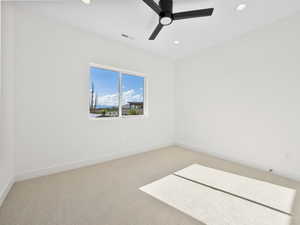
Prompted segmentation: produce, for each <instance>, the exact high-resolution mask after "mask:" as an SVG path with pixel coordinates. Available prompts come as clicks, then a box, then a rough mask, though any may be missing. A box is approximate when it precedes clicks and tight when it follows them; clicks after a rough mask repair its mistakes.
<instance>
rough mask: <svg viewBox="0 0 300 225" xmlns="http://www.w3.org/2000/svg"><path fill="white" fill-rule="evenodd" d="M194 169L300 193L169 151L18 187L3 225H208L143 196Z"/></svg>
mask: <svg viewBox="0 0 300 225" xmlns="http://www.w3.org/2000/svg"><path fill="white" fill-rule="evenodd" d="M193 163H200V164H202V165H204V166H209V167H213V168H216V169H222V170H225V171H228V172H234V173H237V174H239V175H243V176H248V177H252V178H256V179H260V180H264V181H268V182H271V183H274V184H278V185H283V186H287V187H290V188H294V189H296V190H297V192H298V193H300V182H295V181H292V180H289V179H286V178H282V177H279V176H276V175H273V174H270V173H267V172H262V171H258V170H256V169H252V168H249V167H245V166H242V165H239V164H235V163H232V162H228V161H224V160H220V159H217V158H214V157H211V156H208V155H206V154H202V153H197V152H192V151H188V150H184V149H182V148H178V147H169V148H164V149H159V150H156V151H151V152H147V153H143V154H139V155H135V156H130V157H127V158H123V159H119V160H114V161H110V162H106V163H102V164H98V165H96V166H91V167H86V168H81V169H77V170H72V171H69V172H64V173H60V174H56V175H51V176H45V177H41V178H36V179H32V180H28V181H23V182H19V183H16V184H15V185H14V186H13V188H12V190H11V192H10V193H9V194H8V197H7V199H6V200H5V201H4V204H3V206H2V207H1V208H0V225H204V224H203V223H201V222H199V221H196V220H195V219H193V218H191V217H189V216H187V215H185V214H183V213H181V212H179V211H178V210H176V209H174V208H172V207H170V206H167V205H165V204H164V203H162V202H161V201H158V200H156V199H154V198H152V197H151V196H149V195H147V194H145V193H144V192H142V191H140V190H139V187H141V186H143V185H145V184H148V183H150V182H152V181H155V180H157V179H159V178H162V177H163V176H166V175H168V174H170V173H173V172H175V171H177V170H179V169H182V168H184V167H186V166H189V165H191V164H193ZM293 214H294V217H293V222H292V225H299V224H300V199H299V197H298V196H297V197H296V201H295V205H294V210H293ZM270 225H271V224H270Z"/></svg>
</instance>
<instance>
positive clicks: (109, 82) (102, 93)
mask: <svg viewBox="0 0 300 225" xmlns="http://www.w3.org/2000/svg"><path fill="white" fill-rule="evenodd" d="M90 78H91V80H90V88H91V87H92V83H94V89H95V92H96V93H97V96H98V105H108V106H117V105H118V85H119V84H118V80H119V73H118V72H114V71H109V70H104V69H100V68H96V67H91V68H90ZM122 91H123V96H122V104H127V102H128V101H136V102H140V101H143V99H144V78H143V77H139V76H133V75H126V74H123V75H122Z"/></svg>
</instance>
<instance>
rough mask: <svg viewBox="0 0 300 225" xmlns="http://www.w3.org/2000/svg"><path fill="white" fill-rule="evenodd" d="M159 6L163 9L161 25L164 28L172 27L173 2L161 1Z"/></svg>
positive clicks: (171, 0)
mask: <svg viewBox="0 0 300 225" xmlns="http://www.w3.org/2000/svg"><path fill="white" fill-rule="evenodd" d="M159 6H160V8H161V13H160V15H159V22H160V24H161V25H163V26H167V25H170V24H171V23H172V22H173V15H172V14H173V0H160V1H159Z"/></svg>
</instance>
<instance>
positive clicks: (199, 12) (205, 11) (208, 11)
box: [173, 8, 214, 20]
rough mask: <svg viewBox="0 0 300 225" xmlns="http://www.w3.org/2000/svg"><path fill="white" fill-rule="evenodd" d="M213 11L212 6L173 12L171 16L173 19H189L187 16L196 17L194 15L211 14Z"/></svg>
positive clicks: (203, 15)
mask: <svg viewBox="0 0 300 225" xmlns="http://www.w3.org/2000/svg"><path fill="white" fill-rule="evenodd" d="M213 11H214V9H213V8H208V9H199V10H192V11H186V12H179V13H174V14H173V18H174V20H182V19H189V18H196V17H205V16H211V15H212V14H213Z"/></svg>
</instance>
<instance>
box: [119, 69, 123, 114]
mask: <svg viewBox="0 0 300 225" xmlns="http://www.w3.org/2000/svg"><path fill="white" fill-rule="evenodd" d="M122 94H123V93H122V73H121V72H119V117H122Z"/></svg>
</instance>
